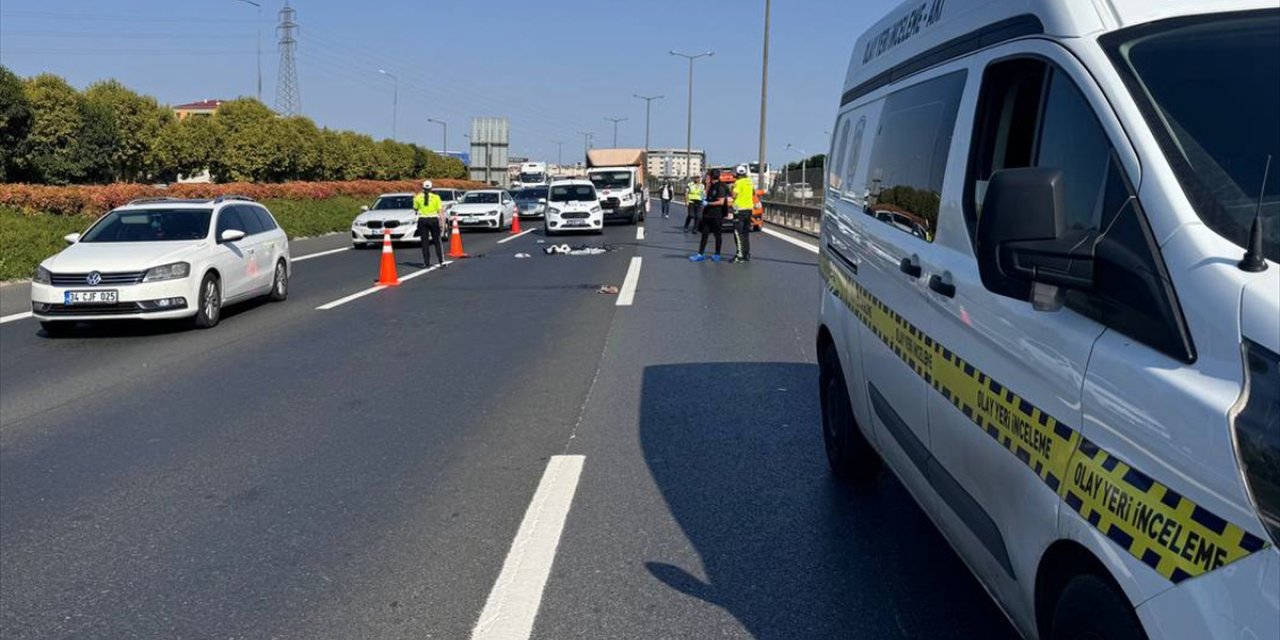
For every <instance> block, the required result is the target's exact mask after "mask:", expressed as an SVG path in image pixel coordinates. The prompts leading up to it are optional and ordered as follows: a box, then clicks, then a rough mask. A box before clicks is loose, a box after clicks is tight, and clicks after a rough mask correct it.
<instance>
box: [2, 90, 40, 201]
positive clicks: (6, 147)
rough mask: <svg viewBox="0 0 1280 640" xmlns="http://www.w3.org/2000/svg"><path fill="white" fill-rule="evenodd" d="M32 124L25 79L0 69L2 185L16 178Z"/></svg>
mask: <svg viewBox="0 0 1280 640" xmlns="http://www.w3.org/2000/svg"><path fill="white" fill-rule="evenodd" d="M31 120H32V114H31V104H30V103H29V102H27V96H26V93H25V92H24V91H23V89H22V79H21V78H19V77H18V76H17V74H15V73H13V72H12V71H10V70H9V69H8V68H6V67H4V66H2V65H0V182H5V181H8V180H10V179H12V178H13V177H16V173H15V172H16V170H17V166H16V165H15V162H16V160H17V154H18V150H19V147H20V146H21V145H22V143H23V142H24V141H25V140H26V139H27V132H28V131H29V130H30V129H31Z"/></svg>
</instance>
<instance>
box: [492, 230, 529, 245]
mask: <svg viewBox="0 0 1280 640" xmlns="http://www.w3.org/2000/svg"><path fill="white" fill-rule="evenodd" d="M526 233H533V229H525V230H524V231H521V232H520V233H517V234H515V235H514V236H507V237H505V238H503V239H501V240H499V241H498V244H502V243H504V242H511V241H512V240H515V239H516V238H519V237H520V236H522V235H524V234H526Z"/></svg>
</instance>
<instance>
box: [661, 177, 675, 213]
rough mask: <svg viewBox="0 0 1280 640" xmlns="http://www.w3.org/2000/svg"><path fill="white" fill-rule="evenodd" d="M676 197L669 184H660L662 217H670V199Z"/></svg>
mask: <svg viewBox="0 0 1280 640" xmlns="http://www.w3.org/2000/svg"><path fill="white" fill-rule="evenodd" d="M675 195H676V190H675V189H672V188H671V183H670V182H664V183H663V184H662V217H664V218H669V217H671V199H672V198H674V197H675Z"/></svg>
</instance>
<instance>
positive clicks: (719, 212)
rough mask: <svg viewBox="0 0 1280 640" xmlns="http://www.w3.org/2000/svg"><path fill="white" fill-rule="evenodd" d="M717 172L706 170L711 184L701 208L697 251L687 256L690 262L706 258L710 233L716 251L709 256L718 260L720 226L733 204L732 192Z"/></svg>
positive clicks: (712, 259)
mask: <svg viewBox="0 0 1280 640" xmlns="http://www.w3.org/2000/svg"><path fill="white" fill-rule="evenodd" d="M718 173H719V172H718V171H715V170H712V171H709V172H707V179H708V180H709V181H710V185H711V186H710V187H708V189H707V206H706V207H705V208H704V209H703V210H702V221H701V222H700V223H699V227H698V230H699V231H701V232H702V238H701V239H700V240H699V241H698V252H697V253H695V254H693V255H691V256H689V261H690V262H702V261H704V260H706V259H707V236H710V235H714V236H715V237H716V253H715V255H713V256H711V261H712V262H720V242H721V236H720V227H721V225H723V224H724V218H725V215H727V213H728V209H729V207H730V206H732V204H733V198H732V195H733V194H732V192H731V190H730V188H729V185H727V184H725V183H724V182H721V181H720V179H719V176H718V175H717V174H718Z"/></svg>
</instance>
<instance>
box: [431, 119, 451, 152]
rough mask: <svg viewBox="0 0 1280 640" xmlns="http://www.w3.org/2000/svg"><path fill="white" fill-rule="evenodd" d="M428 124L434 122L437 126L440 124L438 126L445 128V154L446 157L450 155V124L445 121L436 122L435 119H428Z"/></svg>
mask: <svg viewBox="0 0 1280 640" xmlns="http://www.w3.org/2000/svg"><path fill="white" fill-rule="evenodd" d="M427 122H434V123H436V124H438V125H440V126H442V127H444V153H445V155H448V153H449V123H447V122H445V121H444V120H436V119H435V118H427Z"/></svg>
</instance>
